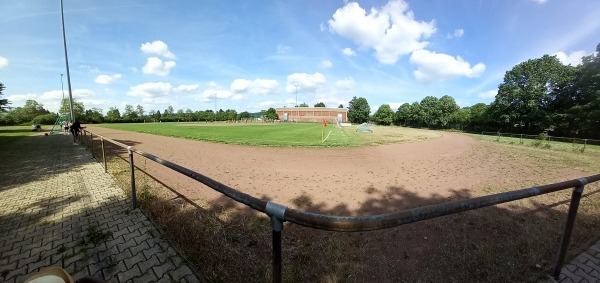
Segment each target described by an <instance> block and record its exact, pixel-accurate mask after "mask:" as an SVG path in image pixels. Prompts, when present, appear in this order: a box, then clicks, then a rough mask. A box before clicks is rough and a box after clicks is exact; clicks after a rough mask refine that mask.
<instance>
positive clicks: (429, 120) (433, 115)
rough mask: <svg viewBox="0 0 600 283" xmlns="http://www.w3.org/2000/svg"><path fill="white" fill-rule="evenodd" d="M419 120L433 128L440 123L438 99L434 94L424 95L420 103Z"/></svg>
mask: <svg viewBox="0 0 600 283" xmlns="http://www.w3.org/2000/svg"><path fill="white" fill-rule="evenodd" d="M419 105H420V106H421V107H420V108H421V111H420V117H419V118H420V119H419V120H420V121H421V122H422V123H424V124H425V125H427V127H428V128H434V127H435V126H436V125H438V124H439V123H440V117H441V114H442V113H441V109H440V108H439V99H438V98H437V97H435V96H425V97H424V98H423V99H422V100H421V103H419Z"/></svg>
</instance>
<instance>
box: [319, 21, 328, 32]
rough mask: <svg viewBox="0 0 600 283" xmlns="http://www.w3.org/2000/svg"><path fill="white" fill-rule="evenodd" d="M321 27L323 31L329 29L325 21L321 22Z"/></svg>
mask: <svg viewBox="0 0 600 283" xmlns="http://www.w3.org/2000/svg"><path fill="white" fill-rule="evenodd" d="M319 29H320V30H321V31H325V30H327V26H326V25H325V24H324V23H321V24H320V25H319Z"/></svg>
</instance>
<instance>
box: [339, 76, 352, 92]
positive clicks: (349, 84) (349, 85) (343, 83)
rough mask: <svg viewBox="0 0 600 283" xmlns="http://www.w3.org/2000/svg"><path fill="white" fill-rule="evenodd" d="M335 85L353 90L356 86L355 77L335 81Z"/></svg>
mask: <svg viewBox="0 0 600 283" xmlns="http://www.w3.org/2000/svg"><path fill="white" fill-rule="evenodd" d="M335 86H336V87H337V88H339V89H342V90H351V89H353V88H354V79H352V78H347V79H343V80H339V81H336V82H335Z"/></svg>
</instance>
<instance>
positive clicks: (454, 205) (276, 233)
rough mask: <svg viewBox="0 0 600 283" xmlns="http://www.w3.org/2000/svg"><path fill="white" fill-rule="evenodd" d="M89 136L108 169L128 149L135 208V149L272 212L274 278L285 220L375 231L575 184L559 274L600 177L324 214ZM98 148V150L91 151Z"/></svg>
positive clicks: (557, 266) (554, 272) (556, 261)
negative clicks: (582, 205) (113, 152)
mask: <svg viewBox="0 0 600 283" xmlns="http://www.w3.org/2000/svg"><path fill="white" fill-rule="evenodd" d="M88 134H89V140H90V144H91V147H92V149H93V139H94V136H97V137H99V138H100V142H101V148H102V159H103V163H104V168H105V171H107V167H106V166H107V162H106V155H105V153H104V143H105V142H110V143H112V144H114V145H117V146H119V147H121V148H123V149H127V153H128V155H129V163H130V175H131V198H132V200H131V201H132V206H133V208H137V196H136V188H135V166H134V159H133V154H134V153H136V154H138V155H140V156H143V157H145V158H147V159H149V160H152V161H154V162H156V163H158V164H161V165H163V166H165V167H167V168H170V169H172V170H174V171H176V172H179V173H181V174H183V175H186V176H188V177H189V178H192V179H194V180H196V181H198V182H200V183H202V184H204V185H206V186H208V187H209V188H211V189H213V190H215V191H218V192H220V193H222V194H224V195H226V196H227V197H229V198H231V199H233V200H235V201H237V202H239V203H242V204H244V205H246V206H248V207H250V208H252V209H254V210H257V211H260V212H262V213H265V214H267V215H268V216H269V217H270V219H271V228H272V244H273V278H272V279H273V282H281V232H282V230H283V223H284V222H286V221H288V222H291V223H295V224H298V225H302V226H305V227H310V228H315V229H321V230H329V231H339V232H361V231H372V230H380V229H386V228H391V227H396V226H400V225H404V224H408V223H413V222H418V221H422V220H427V219H431V218H436V217H440V216H445V215H450V214H454V213H459V212H464V211H469V210H474V209H478V208H483V207H488V206H493V205H497V204H501V203H505V202H510V201H515V200H520V199H525V198H530V197H534V196H539V195H543V194H548V193H553V192H558V191H562V190H566V189H571V188H573V192H572V194H571V200H570V204H569V212H568V214H567V219H566V223H565V227H564V231H563V234H562V237H561V242H560V246H559V249H558V251H557V254H556V257H555V259H554V265H553V268H552V271H551V276H552V277H554V278H558V276H559V275H560V270H561V267H562V265H563V261H564V259H565V255H566V252H567V247H568V244H569V240H570V238H571V232H572V230H573V224H574V223H575V217H576V216H577V210H578V208H579V202H580V200H581V196H582V194H583V190H584V187H585V185H587V184H590V183H593V182H597V181H600V174H596V175H592V176H588V177H582V178H579V179H574V180H569V181H564V182H560V183H554V184H548V185H542V186H536V187H531V188H526V189H521V190H515V191H510V192H504V193H498V194H493V195H487V196H482V197H476V198H472V199H465V200H457V201H451V202H446V203H440V204H433V205H427V206H422V207H417V208H412V209H405V210H400V211H394V212H389V213H382V214H377V215H368V216H334V215H326V214H320V213H313V212H306V211H301V210H297V209H293V208H289V207H286V206H284V205H281V204H278V203H276V202H272V201H265V200H262V199H259V198H256V197H254V196H251V195H248V194H245V193H243V192H240V191H238V190H236V189H234V188H231V187H229V186H227V185H225V184H222V183H220V182H218V181H216V180H213V179H211V178H209V177H207V176H205V175H203V174H201V173H198V172H195V171H193V170H190V169H187V168H185V167H183V166H180V165H178V164H176V163H173V162H170V161H168V160H164V159H162V158H160V157H158V156H155V155H153V154H150V153H147V152H143V151H141V150H138V149H136V148H134V147H133V146H128V145H126V144H123V143H120V142H117V141H114V140H112V139H108V138H105V137H103V136H100V135H95V134H93V133H91V132H89V131H86V130H84V131H83V137H84V139H87V135H88ZM92 152H93V151H92Z"/></svg>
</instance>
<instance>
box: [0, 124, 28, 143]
mask: <svg viewBox="0 0 600 283" xmlns="http://www.w3.org/2000/svg"><path fill="white" fill-rule="evenodd" d="M31 129H32V128H31V126H1V127H0V147H5V146H6V145H8V144H10V143H12V142H14V141H15V140H17V139H20V138H22V137H26V136H30V135H31V134H33V133H34V132H32V131H31Z"/></svg>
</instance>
